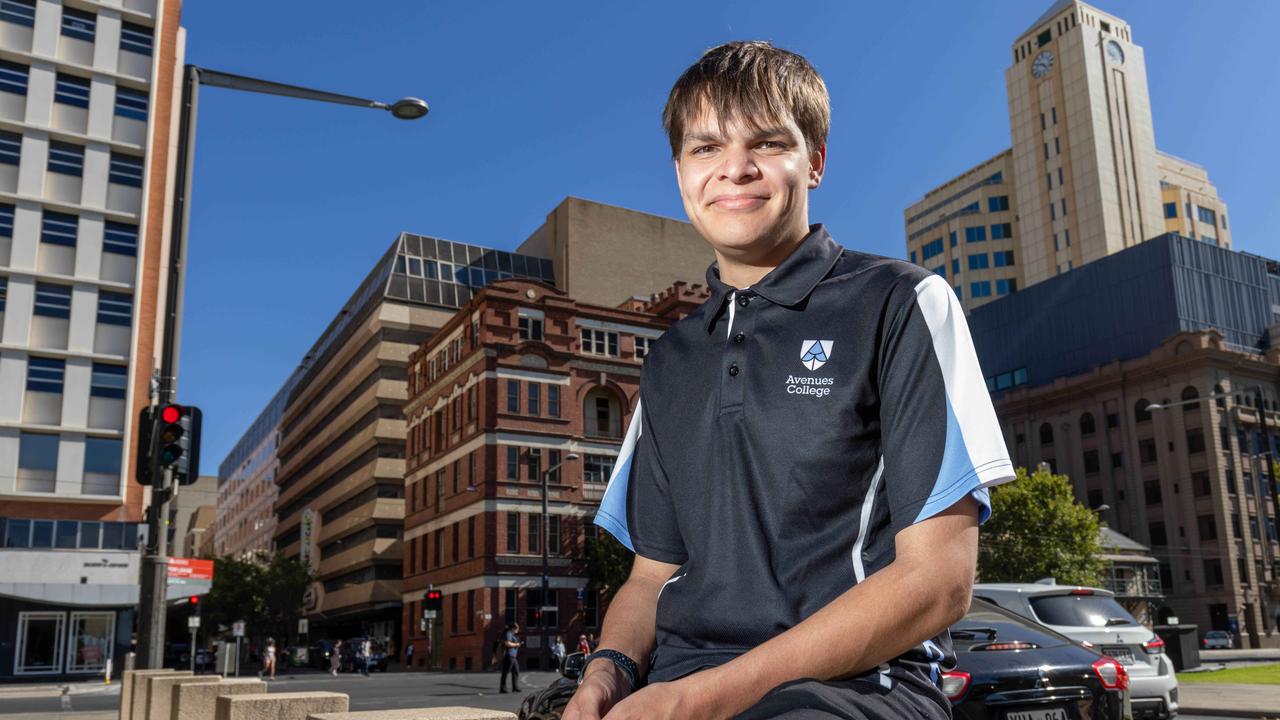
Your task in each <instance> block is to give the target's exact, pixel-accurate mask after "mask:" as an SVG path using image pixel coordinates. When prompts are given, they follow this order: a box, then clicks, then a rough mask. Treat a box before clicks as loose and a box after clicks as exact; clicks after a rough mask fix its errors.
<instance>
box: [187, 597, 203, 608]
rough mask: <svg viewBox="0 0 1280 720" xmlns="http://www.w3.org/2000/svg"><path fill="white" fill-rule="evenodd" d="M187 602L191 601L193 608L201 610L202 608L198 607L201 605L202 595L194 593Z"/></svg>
mask: <svg viewBox="0 0 1280 720" xmlns="http://www.w3.org/2000/svg"><path fill="white" fill-rule="evenodd" d="M187 602H189V603H191V607H192V609H194V610H196V611H199V610H200V608H199V607H198V606H199V605H200V596H199V595H192V596H191V597H189V598H187Z"/></svg>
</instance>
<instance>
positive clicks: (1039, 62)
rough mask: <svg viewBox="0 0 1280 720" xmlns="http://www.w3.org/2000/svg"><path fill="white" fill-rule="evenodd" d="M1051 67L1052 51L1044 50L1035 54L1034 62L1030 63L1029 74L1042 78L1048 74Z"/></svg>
mask: <svg viewBox="0 0 1280 720" xmlns="http://www.w3.org/2000/svg"><path fill="white" fill-rule="evenodd" d="M1052 67H1053V53H1051V52H1049V51H1048V50H1045V51H1044V52H1042V53H1040V54H1039V55H1037V56H1036V59H1035V61H1034V62H1032V63H1031V74H1032V75H1034V76H1035V77H1037V78H1042V77H1044V76H1045V75H1048V74H1049V70H1050V69H1051V68H1052Z"/></svg>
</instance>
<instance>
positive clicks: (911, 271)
mask: <svg viewBox="0 0 1280 720" xmlns="http://www.w3.org/2000/svg"><path fill="white" fill-rule="evenodd" d="M932 275H934V273H933V272H932V271H930V270H928V269H926V268H923V267H921V266H919V265H916V264H915V263H913V262H908V261H906V260H902V259H900V258H891V257H887V256H884V255H876V254H875V253H868V252H862V251H859V250H850V249H849V248H845V251H844V252H843V253H842V254H841V255H840V259H839V260H838V261H837V262H836V264H835V267H833V268H832V269H831V272H830V273H829V274H828V275H827V277H826V279H825V280H823V282H822V283H821V284H822V285H832V286H841V285H850V287H851V289H852V288H853V287H856V288H857V290H856V291H859V292H865V291H866V290H867V289H870V288H878V289H883V290H885V291H892V290H894V289H895V288H898V287H906V288H915V286H917V285H919V284H920V283H921V282H923V281H924V280H926V279H928V278H929V277H930V276H932ZM853 279H856V280H858V281H859V282H858V283H857V284H856V285H854V284H850V283H848V281H849V280H853Z"/></svg>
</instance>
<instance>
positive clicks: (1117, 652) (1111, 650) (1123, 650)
mask: <svg viewBox="0 0 1280 720" xmlns="http://www.w3.org/2000/svg"><path fill="white" fill-rule="evenodd" d="M1102 654H1103V655H1108V656H1110V657H1113V658H1115V659H1116V660H1119V661H1120V664H1121V665H1132V664H1133V651H1132V650H1130V649H1129V648H1127V647H1107V646H1103V648H1102Z"/></svg>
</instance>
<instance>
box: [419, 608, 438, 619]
mask: <svg viewBox="0 0 1280 720" xmlns="http://www.w3.org/2000/svg"><path fill="white" fill-rule="evenodd" d="M422 617H424V618H426V619H428V620H435V619H436V611H435V610H423V611H422Z"/></svg>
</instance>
